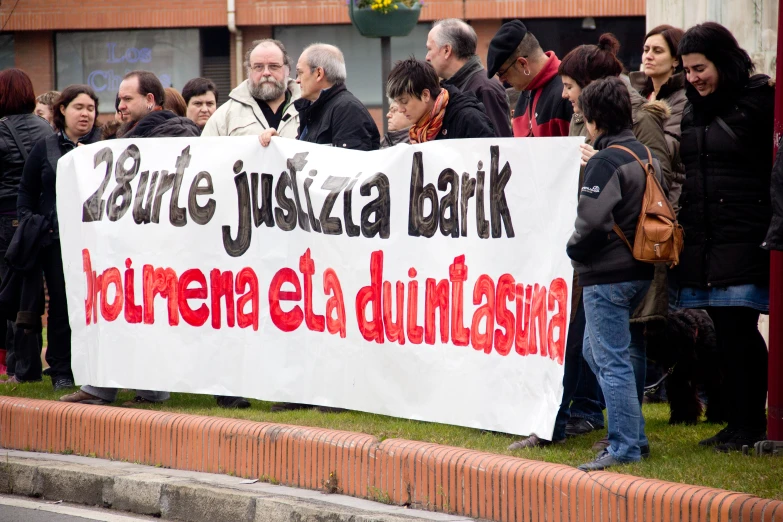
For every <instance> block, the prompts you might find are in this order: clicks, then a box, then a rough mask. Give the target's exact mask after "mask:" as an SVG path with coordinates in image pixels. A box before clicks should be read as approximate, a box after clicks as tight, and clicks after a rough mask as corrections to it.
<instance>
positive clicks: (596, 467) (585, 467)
mask: <svg viewBox="0 0 783 522" xmlns="http://www.w3.org/2000/svg"><path fill="white" fill-rule="evenodd" d="M624 464H626V463H625V462H620V461H619V460H617V459H616V458H614V457H612V456H611V455H610V454H609V451H607V450H603V451H602V452H601V453H599V454H598V455H597V456H596V457H595V460H594V461H592V462H586V463H584V464H582V465H581V466H579V467H578V468H577V469H580V470H582V471H602V470H605V469H607V468H611V467H614V466H622V465H624Z"/></svg>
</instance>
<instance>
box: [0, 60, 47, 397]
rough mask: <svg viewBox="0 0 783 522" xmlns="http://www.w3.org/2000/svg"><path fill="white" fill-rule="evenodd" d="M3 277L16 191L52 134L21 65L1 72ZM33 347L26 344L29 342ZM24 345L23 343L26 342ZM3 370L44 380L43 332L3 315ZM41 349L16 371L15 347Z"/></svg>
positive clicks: (17, 378)
mask: <svg viewBox="0 0 783 522" xmlns="http://www.w3.org/2000/svg"><path fill="white" fill-rule="evenodd" d="M0 93H2V95H1V96H0V280H3V279H5V278H6V277H7V276H8V274H9V267H8V264H7V263H6V261H5V253H6V250H7V249H8V245H9V243H10V242H11V238H12V237H13V236H14V232H15V230H16V227H17V226H18V224H19V221H18V219H17V216H16V195H17V192H18V191H19V180H20V179H21V177H22V169H23V168H24V162H25V160H26V159H27V156H28V155H29V154H30V150H31V149H32V148H33V145H35V144H36V143H37V142H38V141H39V140H41V139H43V138H45V137H47V136H50V135H51V134H52V128H51V126H50V125H49V123H48V122H47V121H46V120H44V119H43V118H41V117H40V116H37V115H35V114H33V111H34V110H35V93H34V92H33V83H32V82H31V81H30V78H29V77H28V76H27V74H25V72H24V71H22V70H21V69H6V70H5V71H2V72H0ZM27 344H30V347H27V348H26V345H27ZM23 345H24V346H23ZM0 346H3V347H4V348H2V349H0V373H6V370H5V368H4V366H7V367H8V368H7V373H8V377H9V379H8V381H6V382H10V383H16V382H24V381H39V380H41V362H40V349H41V336H40V335H38V336H35V335H22V333H21V332H20V334H19V335H16V327H15V325H14V322H13V321H6V320H4V319H0ZM17 349H18V351H19V352H20V353H23V352H28V351H35V350H37V351H38V353H39V357H38V365H37V367H36V366H33V367H29V366H28V365H27V363H28V362H29V361H21V364H19V365H18V366H19V374H18V375H17V361H16V357H15V355H14V352H15V351H17Z"/></svg>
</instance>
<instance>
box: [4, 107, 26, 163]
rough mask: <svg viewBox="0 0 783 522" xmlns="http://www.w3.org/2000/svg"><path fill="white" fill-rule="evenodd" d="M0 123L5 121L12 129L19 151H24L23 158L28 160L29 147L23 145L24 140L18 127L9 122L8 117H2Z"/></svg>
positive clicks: (12, 135) (9, 128)
mask: <svg viewBox="0 0 783 522" xmlns="http://www.w3.org/2000/svg"><path fill="white" fill-rule="evenodd" d="M0 123H5V126H6V128H7V129H8V130H9V131H11V137H13V138H14V142H15V143H16V147H17V148H18V149H19V152H21V153H22V159H23V160H25V161H27V156H28V153H27V149H25V148H24V146H23V145H22V140H21V139H20V138H19V134H17V132H16V129H14V127H13V125H11V124H10V123H8V118H2V119H0Z"/></svg>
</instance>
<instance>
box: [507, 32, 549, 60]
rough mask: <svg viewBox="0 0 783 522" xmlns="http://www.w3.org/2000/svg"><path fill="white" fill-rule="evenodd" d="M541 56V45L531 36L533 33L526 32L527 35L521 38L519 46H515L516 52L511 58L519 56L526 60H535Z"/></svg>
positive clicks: (542, 51) (542, 52)
mask: <svg viewBox="0 0 783 522" xmlns="http://www.w3.org/2000/svg"><path fill="white" fill-rule="evenodd" d="M543 55H544V50H543V49H542V48H541V44H540V43H538V39H537V38H536V37H535V36H533V33H531V32H530V31H528V32H527V34H525V37H524V38H522V41H521V42H519V45H518V46H517V49H516V51H514V54H513V55H512V57H513V58H519V57H520V56H524V57H526V58H531V59H533V60H536V59H538V58H540V57H542V56H543Z"/></svg>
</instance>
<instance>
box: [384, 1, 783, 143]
mask: <svg viewBox="0 0 783 522" xmlns="http://www.w3.org/2000/svg"><path fill="white" fill-rule="evenodd" d="M781 2H783V0H781ZM390 72H391V37H389V36H382V37H381V91H382V92H381V101H382V104H381V107H383V114H382V115H381V119H383V133H384V134H386V133H387V132H389V121H388V120H387V119H386V114H387V113H388V112H389V98H388V97H387V96H386V81H387V80H388V79H389V73H390Z"/></svg>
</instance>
